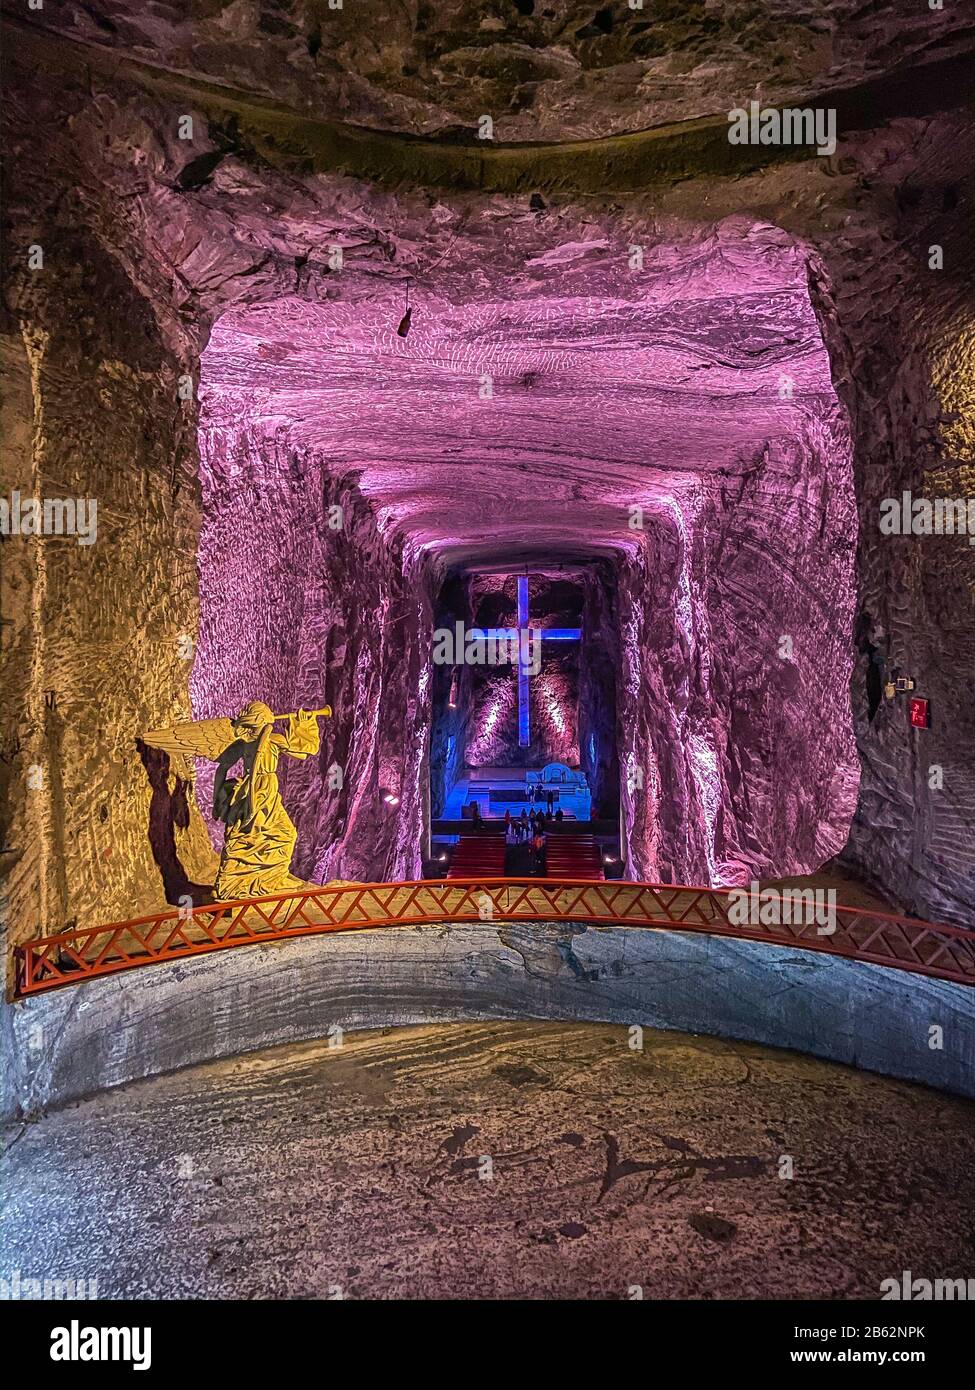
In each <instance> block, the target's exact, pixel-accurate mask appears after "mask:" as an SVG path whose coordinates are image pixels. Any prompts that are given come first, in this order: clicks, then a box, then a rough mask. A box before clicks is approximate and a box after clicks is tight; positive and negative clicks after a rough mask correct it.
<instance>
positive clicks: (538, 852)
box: [532, 822, 545, 873]
mask: <svg viewBox="0 0 975 1390" xmlns="http://www.w3.org/2000/svg"><path fill="white" fill-rule="evenodd" d="M544 866H545V836H544V835H543V834H542V828H541V822H539V826H538V829H537V830H536V831H535V838H534V840H532V868H533V869H534V870H535V872H536V873H538V872H539V870H541V869H543V868H544Z"/></svg>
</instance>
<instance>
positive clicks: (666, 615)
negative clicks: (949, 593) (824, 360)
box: [619, 407, 859, 885]
mask: <svg viewBox="0 0 975 1390" xmlns="http://www.w3.org/2000/svg"><path fill="white" fill-rule="evenodd" d="M849 459H850V447H849V438H848V432H847V430H846V428H845V425H844V423H843V421H842V418H841V415H840V412H839V410H838V409H837V408H835V407H834V408H833V409H831V410H829V411H827V412H826V413H825V415H824V416H819V415H813V416H812V417H811V418H810V419H809V420H808V421H807V423H806V425H805V428H804V431H803V435H802V436H801V437H799V438H788V437H785V438H783V437H779V438H776V439H770V440H768V441H767V442H766V444H765V446H764V447H763V449H762V450H761V451H760V452H759V453H758V454H756V456H755V458H754V459H753V460H752V466H751V467H750V468H749V469H748V470H747V471H746V472H744V473H743V474H742V476H741V477H740V478H738V479H736V480H735V481H734V482H723V483H722V482H713V481H710V480H708V481H705V482H703V483H699V484H697V485H694V486H684V487H682V488H679V489H675V492H674V494H673V496H672V497H671V498H669V499H667V504H666V505H661V506H660V508H659V509H658V510H655V511H654V512H653V514H652V516H651V517H650V518H648V520H647V525H646V544H645V547H643V548H641V549H640V550H639V551H638V552H637V553H636V555H635V557H634V558H633V559H632V560H630V561H626V562H624V564H623V566H622V571H621V578H620V623H621V632H622V650H623V670H622V673H621V681H620V692H619V695H620V728H621V730H622V733H623V745H622V750H621V754H622V776H623V782H624V790H623V802H624V818H625V825H626V840H627V843H628V846H629V855H630V865H631V869H632V870H633V871H634V873H635V874H636V876H638V877H641V878H648V879H651V880H660V881H663V882H677V883H692V884H693V883H703V884H711V885H727V884H740V883H748V882H750V881H751V879H753V878H763V877H771V876H778V875H781V874H790V873H807V872H810V871H812V870H814V869H816V868H818V867H819V866H820V865H821V864H822V863H823V862H824V861H825V860H826V859H828V858H830V857H831V856H832V855H834V854H836V853H838V852H839V851H840V850H841V849H842V847H843V845H844V844H845V842H846V838H847V834H848V827H849V823H850V819H851V817H852V815H853V812H854V810H855V807H856V799H857V789H858V784H859V764H858V760H857V755H856V746H855V742H854V737H853V730H852V722H851V718H850V693H849V685H850V676H851V671H852V654H851V649H850V634H851V631H852V623H853V614H854V607H855V577H854V540H853V537H854V535H855V530H856V520H855V512H854V499H853V488H852V475H851V472H850V463H849Z"/></svg>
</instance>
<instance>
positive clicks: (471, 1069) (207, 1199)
mask: <svg viewBox="0 0 975 1390" xmlns="http://www.w3.org/2000/svg"><path fill="white" fill-rule="evenodd" d="M643 1044H644V1046H643V1050H642V1052H641V1051H634V1050H631V1049H630V1047H629V1046H628V1035H627V1032H626V1030H624V1029H621V1028H618V1027H611V1026H604V1025H573V1024H529V1023H483V1024H464V1025H443V1026H435V1027H416V1028H403V1029H395V1030H385V1031H372V1032H365V1033H357V1034H349V1035H347V1036H346V1038H345V1040H344V1045H343V1046H341V1047H337V1048H330V1047H329V1046H328V1044H327V1043H325V1042H316V1043H306V1044H301V1045H298V1046H291V1047H283V1048H276V1049H273V1050H270V1051H267V1052H263V1053H258V1054H252V1055H249V1056H247V1057H241V1058H236V1059H233V1060H230V1061H226V1062H219V1063H211V1064H208V1065H205V1066H200V1067H195V1068H192V1069H189V1070H186V1071H182V1072H179V1073H175V1074H172V1075H169V1076H166V1077H161V1078H156V1079H153V1080H150V1081H144V1082H139V1083H135V1084H133V1085H130V1086H127V1087H124V1088H120V1089H119V1090H116V1091H113V1092H109V1093H105V1094H103V1095H101V1096H99V1097H96V1098H94V1099H92V1100H89V1101H85V1102H81V1103H79V1104H76V1105H74V1106H72V1107H70V1108H67V1109H65V1110H63V1111H59V1112H56V1113H52V1114H49V1115H46V1116H42V1117H40V1118H39V1119H37V1120H34V1121H33V1122H31V1123H28V1124H25V1125H20V1126H16V1127H14V1128H12V1129H11V1130H10V1132H9V1133H8V1136H7V1138H8V1149H7V1155H6V1159H5V1167H6V1169H7V1172H6V1175H5V1181H4V1183H3V1190H4V1193H5V1198H6V1202H5V1210H4V1239H3V1259H2V1266H3V1267H2V1270H0V1273H2V1274H3V1276H4V1277H7V1278H10V1277H12V1275H13V1273H14V1272H19V1274H20V1277H21V1280H22V1281H23V1280H25V1279H28V1278H39V1279H44V1278H71V1277H73V1278H75V1279H79V1278H86V1279H91V1278H95V1279H97V1281H98V1295H99V1297H135V1298H157V1297H177V1298H185V1297H192V1298H196V1297H207V1298H261V1297H272V1298H285V1297H294V1298H319V1297H329V1296H333V1297H334V1296H337V1295H338V1294H339V1293H341V1296H343V1297H347V1298H393V1297H399V1298H408V1299H414V1298H440V1297H456V1298H464V1299H481V1298H501V1297H517V1298H525V1297H548V1298H556V1297H562V1298H566V1297H567V1298H606V1299H617V1298H619V1299H625V1298H627V1297H632V1296H635V1295H634V1294H633V1293H632V1292H631V1290H632V1289H633V1288H634V1287H635V1286H638V1287H639V1288H640V1289H642V1291H643V1296H644V1297H645V1298H752V1297H760V1298H801V1297H811V1298H848V1299H860V1298H876V1297H878V1293H879V1285H880V1281H881V1280H882V1279H884V1278H886V1277H888V1276H891V1275H893V1276H899V1275H900V1272H901V1271H902V1270H905V1269H910V1270H912V1271H913V1272H914V1274H915V1275H916V1276H919V1277H922V1276H923V1277H930V1278H934V1277H967V1276H969V1275H971V1274H972V1264H973V1245H975V1240H973V1236H975V1200H973V1188H975V1177H973V1173H972V1168H971V1143H972V1132H973V1120H975V1106H973V1105H972V1104H971V1103H969V1102H967V1101H964V1100H961V1099H958V1098H954V1097H951V1096H948V1095H943V1094H940V1093H937V1092H933V1091H928V1090H925V1089H923V1088H921V1087H918V1086H912V1085H908V1084H906V1083H902V1082H895V1081H889V1080H886V1079H884V1078H881V1077H877V1076H872V1075H869V1074H866V1073H861V1072H857V1071H854V1070H851V1069H848V1068H844V1067H840V1066H836V1065H832V1064H829V1063H824V1062H819V1061H815V1060H812V1059H810V1058H807V1057H803V1056H798V1055H796V1054H792V1053H787V1052H779V1051H775V1050H773V1049H770V1048H764V1047H758V1046H755V1045H752V1044H745V1043H729V1042H723V1041H719V1040H716V1039H711V1038H702V1037H692V1036H689V1035H686V1034H679V1033H664V1032H654V1031H652V1030H649V1029H648V1030H646V1031H645V1033H644V1036H643ZM784 1155H787V1156H789V1157H790V1158H791V1163H792V1168H793V1172H794V1176H793V1177H792V1178H791V1179H790V1178H786V1177H782V1176H780V1168H781V1169H782V1170H783V1171H784V1170H785V1168H786V1166H787V1165H786V1162H785V1159H784V1158H783V1156H784Z"/></svg>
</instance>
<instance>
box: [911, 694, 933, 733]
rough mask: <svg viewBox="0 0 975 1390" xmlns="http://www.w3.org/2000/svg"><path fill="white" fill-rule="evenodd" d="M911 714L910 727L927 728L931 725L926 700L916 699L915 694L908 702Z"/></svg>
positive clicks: (929, 711)
mask: <svg viewBox="0 0 975 1390" xmlns="http://www.w3.org/2000/svg"><path fill="white" fill-rule="evenodd" d="M909 710H910V716H911V728H913V729H929V728H930V727H931V710H930V708H929V703H928V701H927V700H921V699H918V697H917V696H916V695H915V696H914V697H913V699H912V700H911V701H910V704H909Z"/></svg>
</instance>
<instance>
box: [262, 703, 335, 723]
mask: <svg viewBox="0 0 975 1390" xmlns="http://www.w3.org/2000/svg"><path fill="white" fill-rule="evenodd" d="M297 713H298V711H297V710H296V711H295V713H294V714H274V715H272V716H271V723H272V724H276V723H277V722H278V720H279V719H294V718H295V716H296V715H297ZM304 713H305V714H313V715H315V716H316V717H317V716H319V715H321V716H322V717H323V718H325V719H331V717H332V706H331V705H323V706H322V708H321V709H306V710H305V711H304Z"/></svg>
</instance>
